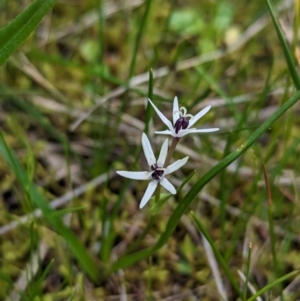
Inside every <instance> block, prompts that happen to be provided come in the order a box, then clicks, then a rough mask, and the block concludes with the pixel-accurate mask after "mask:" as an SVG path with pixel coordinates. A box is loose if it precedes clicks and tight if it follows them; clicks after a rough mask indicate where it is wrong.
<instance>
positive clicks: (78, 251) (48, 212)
mask: <svg viewBox="0 0 300 301" xmlns="http://www.w3.org/2000/svg"><path fill="white" fill-rule="evenodd" d="M0 155H1V156H2V157H3V158H4V159H5V161H6V162H7V164H8V165H9V166H10V167H11V169H12V170H13V172H14V173H15V175H16V177H17V179H18V181H19V182H20V184H21V186H22V188H23V190H24V191H25V192H26V194H27V195H28V198H29V199H30V200H31V202H33V204H34V205H35V206H36V207H37V208H39V209H41V211H42V212H43V215H44V216H45V218H46V219H47V220H48V222H49V223H50V224H51V225H52V227H53V228H54V229H55V230H56V232H57V233H58V234H60V235H61V236H62V237H63V238H64V239H65V240H66V242H67V243H68V245H69V247H70V249H71V251H72V252H73V254H74V256H75V257H76V258H77V260H78V261H79V262H80V263H81V265H82V267H83V268H84V269H85V271H86V272H87V273H88V274H89V276H90V277H91V278H93V279H94V280H95V279H97V277H98V269H97V266H96V265H95V262H94V260H93V258H92V257H91V255H90V254H89V253H88V251H87V250H86V249H85V247H84V245H83V244H82V243H81V242H80V241H79V240H78V238H77V236H76V235H75V234H74V233H73V232H72V231H71V230H70V229H69V228H67V227H66V226H65V225H64V223H63V222H62V221H61V219H60V218H59V217H58V216H57V214H56V211H55V210H53V209H52V208H51V207H50V206H49V204H48V200H47V199H46V198H45V196H44V195H43V194H42V193H41V191H40V190H39V189H38V187H37V186H36V185H35V184H34V183H33V182H31V180H30V178H29V177H28V175H27V173H26V172H25V170H24V169H23V167H22V165H21V164H20V162H19V161H18V159H17V157H16V155H15V154H14V153H13V151H12V150H11V149H10V148H9V147H8V145H7V144H6V142H5V140H4V137H3V134H2V132H0Z"/></svg>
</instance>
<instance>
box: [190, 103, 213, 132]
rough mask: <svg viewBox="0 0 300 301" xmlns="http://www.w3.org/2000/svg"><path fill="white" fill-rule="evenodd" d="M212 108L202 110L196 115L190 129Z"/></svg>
mask: <svg viewBox="0 0 300 301" xmlns="http://www.w3.org/2000/svg"><path fill="white" fill-rule="evenodd" d="M210 108H211V106H207V107H205V108H204V109H202V110H201V111H200V112H199V113H198V114H196V115H195V116H194V117H193V118H192V119H191V120H190V122H189V128H190V127H192V126H193V125H194V124H195V123H196V122H197V121H198V120H199V119H200V118H201V117H202V116H204V115H205V114H206V113H207V112H208V111H209V110H210Z"/></svg>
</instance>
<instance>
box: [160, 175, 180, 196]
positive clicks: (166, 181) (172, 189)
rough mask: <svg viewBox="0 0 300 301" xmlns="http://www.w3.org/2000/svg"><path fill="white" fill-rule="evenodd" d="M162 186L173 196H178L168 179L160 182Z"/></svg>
mask: <svg viewBox="0 0 300 301" xmlns="http://www.w3.org/2000/svg"><path fill="white" fill-rule="evenodd" d="M160 184H161V186H163V187H164V188H165V189H166V190H168V191H169V192H170V193H172V194H176V189H175V187H174V186H173V185H172V184H171V183H170V182H169V181H168V180H167V179H166V178H163V179H162V180H161V181H160Z"/></svg>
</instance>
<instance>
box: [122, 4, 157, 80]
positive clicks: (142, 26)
mask: <svg viewBox="0 0 300 301" xmlns="http://www.w3.org/2000/svg"><path fill="white" fill-rule="evenodd" d="M151 3H152V0H147V1H146V8H145V13H144V15H143V17H142V20H141V23H140V27H139V31H138V33H137V36H136V40H135V45H134V49H133V55H132V59H131V62H130V67H129V76H128V81H129V80H130V79H131V77H132V75H133V73H134V68H135V64H136V59H137V55H138V50H139V46H140V43H141V40H142V37H143V33H144V30H145V28H146V23H147V19H148V16H149V12H150V7H151Z"/></svg>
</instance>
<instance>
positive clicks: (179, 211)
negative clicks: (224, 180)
mask: <svg viewBox="0 0 300 301" xmlns="http://www.w3.org/2000/svg"><path fill="white" fill-rule="evenodd" d="M299 98H300V91H298V92H297V93H296V94H295V95H294V96H293V97H291V98H290V99H289V100H288V101H286V102H285V103H284V104H283V105H282V106H281V107H280V108H279V109H278V110H277V111H276V112H275V113H274V114H273V115H272V116H270V117H269V118H268V119H267V120H266V121H265V122H264V123H263V124H262V125H261V126H260V127H259V128H258V129H257V130H256V131H255V132H254V133H253V134H252V135H250V137H249V138H248V139H247V140H246V141H245V142H244V143H243V144H242V145H241V146H240V147H239V148H238V149H237V150H236V151H234V152H232V153H230V154H229V155H228V156H227V157H225V158H224V159H223V160H222V161H220V162H219V163H218V164H216V165H215V166H214V167H213V168H212V169H211V170H210V171H208V172H207V173H206V174H205V175H204V176H203V177H202V178H201V179H200V180H199V181H198V182H196V183H195V185H194V186H193V187H192V189H191V190H190V191H189V192H188V193H187V195H186V196H185V197H184V198H183V200H182V201H181V202H180V203H179V204H178V206H177V207H176V209H175V210H174V212H173V214H172V216H171V217H170V219H169V221H168V224H167V226H166V230H165V232H164V233H163V234H162V235H161V236H160V238H159V239H158V241H157V243H156V244H155V245H154V246H153V247H152V248H150V249H148V250H146V251H147V252H146V251H142V252H137V253H134V254H130V255H127V256H124V257H123V258H121V259H120V260H119V261H117V262H116V263H115V264H114V265H113V266H112V269H111V270H112V271H115V270H117V269H120V268H124V267H126V266H128V263H130V264H131V263H134V262H137V261H138V260H139V259H141V258H145V257H143V255H144V256H149V255H151V254H152V253H153V252H155V251H156V250H158V249H160V248H161V247H162V246H164V244H166V242H167V241H168V239H169V237H170V236H171V235H172V233H173V231H174V230H175V228H176V226H177V224H178V223H179V221H180V219H181V217H182V215H183V214H184V212H185V211H186V210H187V208H188V206H189V205H190V204H191V202H192V201H193V200H194V199H195V197H196V196H197V195H198V193H199V192H200V191H201V189H202V188H203V187H204V186H205V185H206V184H207V183H208V182H209V181H210V180H211V179H213V178H214V177H215V176H216V175H217V174H219V173H220V172H221V171H222V170H223V169H224V168H226V167H227V166H228V165H229V164H231V163H232V162H233V161H235V160H236V159H237V158H238V157H240V156H241V155H242V154H243V153H244V152H246V150H247V149H248V148H249V147H250V146H251V145H252V144H253V143H254V142H255V141H256V140H257V139H258V138H259V137H260V136H261V135H262V134H263V133H264V132H265V131H266V130H267V129H268V128H269V127H270V126H271V125H272V124H273V123H274V122H275V121H276V120H277V119H278V118H279V117H281V116H282V115H283V114H284V113H285V112H286V111H287V110H288V109H289V108H290V107H292V106H293V105H294V104H295V103H296V102H297V101H298V99H299ZM148 254H149V255H148Z"/></svg>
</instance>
